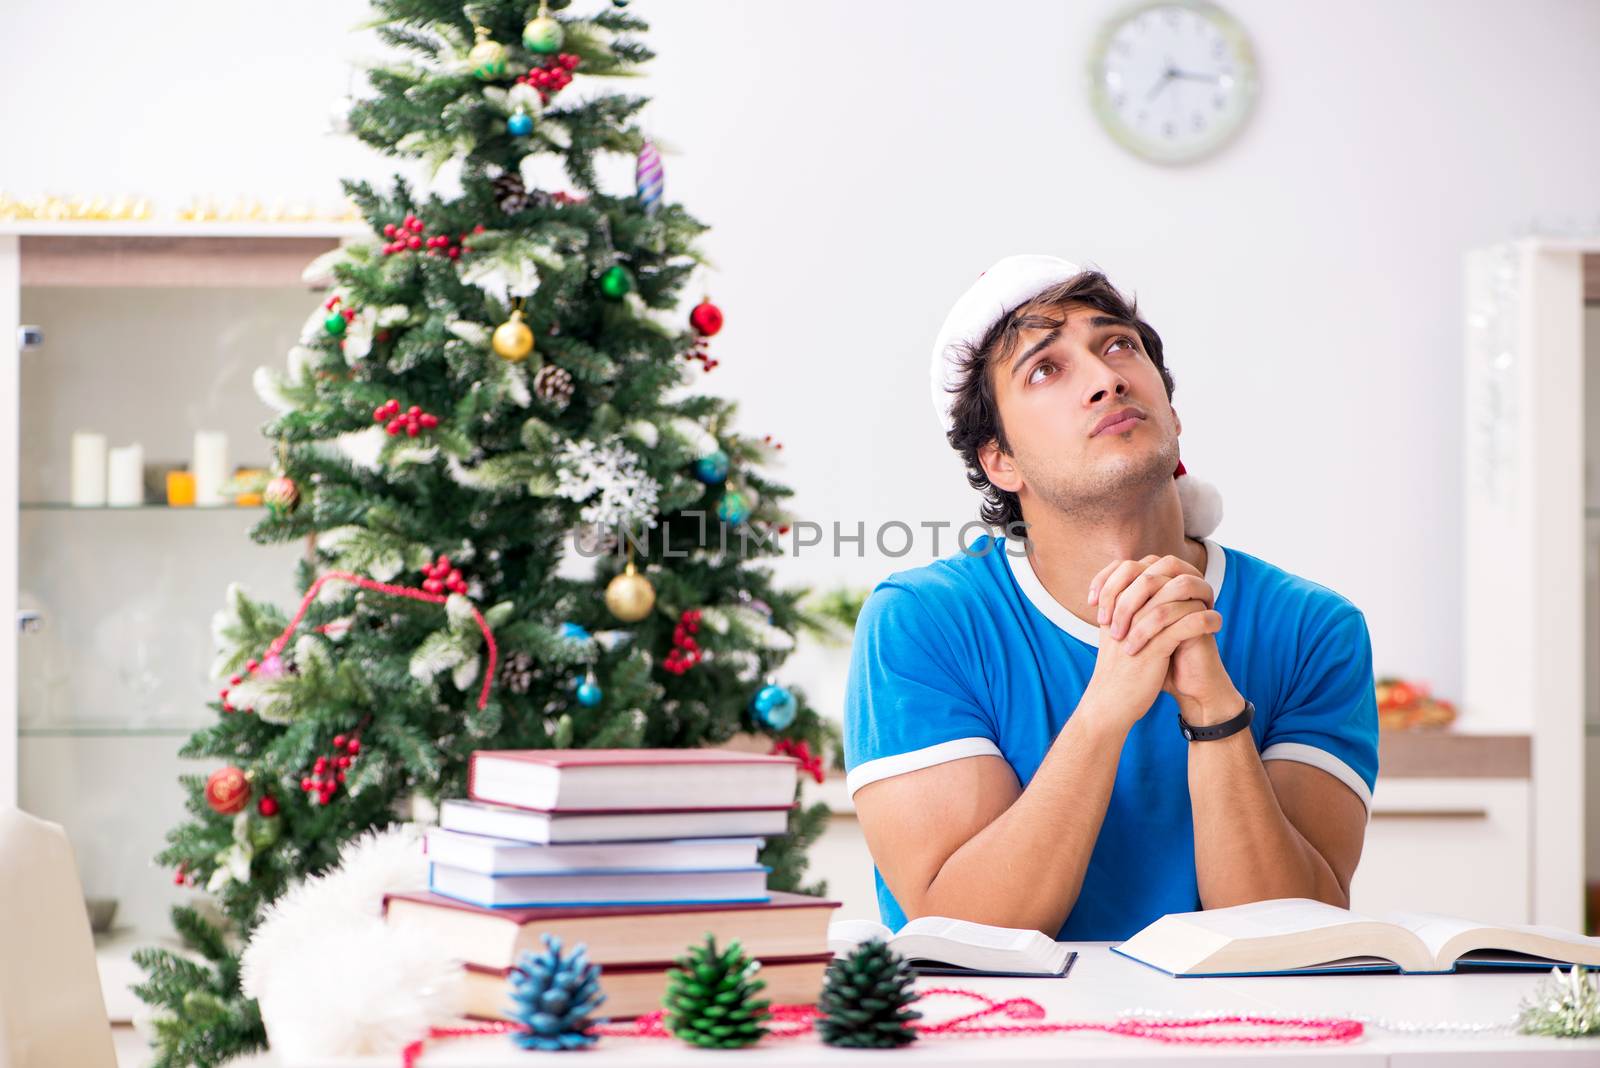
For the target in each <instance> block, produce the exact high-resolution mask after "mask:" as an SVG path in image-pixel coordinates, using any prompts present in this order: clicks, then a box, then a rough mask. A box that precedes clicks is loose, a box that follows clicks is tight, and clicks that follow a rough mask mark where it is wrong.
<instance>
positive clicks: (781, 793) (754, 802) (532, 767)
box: [467, 749, 800, 812]
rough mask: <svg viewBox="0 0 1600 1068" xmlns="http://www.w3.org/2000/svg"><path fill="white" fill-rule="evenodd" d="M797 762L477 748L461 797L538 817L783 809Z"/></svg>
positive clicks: (672, 752) (715, 754)
mask: <svg viewBox="0 0 1600 1068" xmlns="http://www.w3.org/2000/svg"><path fill="white" fill-rule="evenodd" d="M799 763H800V762H799V761H798V760H796V759H794V758H793V757H788V756H768V755H763V754H760V753H741V752H735V751H733V750H727V749H498V750H497V749H480V750H479V751H477V752H475V753H473V754H472V760H471V762H470V763H469V765H468V768H467V792H468V794H469V795H470V796H471V797H472V799H473V800H475V801H489V802H493V803H495V804H501V805H514V806H516V807H518V808H529V809H536V810H538V811H542V812H618V811H625V810H629V809H633V810H646V811H657V810H661V809H680V810H695V809H717V808H779V807H783V808H787V807H789V806H790V805H791V804H792V803H793V801H794V793H795V769H796V768H797V767H798V766H799Z"/></svg>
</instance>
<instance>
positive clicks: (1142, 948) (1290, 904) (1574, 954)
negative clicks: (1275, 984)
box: [1112, 898, 1600, 978]
mask: <svg viewBox="0 0 1600 1068" xmlns="http://www.w3.org/2000/svg"><path fill="white" fill-rule="evenodd" d="M1112 950H1113V952H1116V953H1120V954H1122V955H1123V956H1124V957H1129V958H1132V959H1133V960H1136V961H1138V962H1140V963H1141V964H1148V965H1150V967H1152V968H1156V969H1158V970H1160V971H1163V972H1166V973H1167V974H1169V975H1175V976H1179V977H1180V978H1182V977H1190V976H1202V975H1287V974H1316V973H1321V972H1453V971H1457V970H1460V969H1472V968H1541V969H1543V968H1550V967H1552V966H1554V965H1558V964H1585V965H1589V966H1591V967H1600V938H1585V937H1584V936H1583V935H1578V934H1573V933H1572V932H1570V931H1562V930H1558V929H1557V928H1554V927H1531V926H1520V925H1490V924H1480V923H1472V922H1470V921H1467V920H1460V919H1455V918H1453V917H1450V916H1436V915H1433V914H1430V913H1423V912H1396V913H1389V914H1388V915H1385V916H1383V917H1381V918H1380V917H1372V916H1364V915H1362V914H1361V913H1359V912H1351V911H1350V910H1349V909H1341V908H1336V907H1335V906H1333V905H1326V904H1323V903H1322V902H1320V901H1311V900H1308V899H1305V898H1282V899H1278V900H1274V901H1257V902H1254V903H1252V904H1249V905H1235V906H1233V907H1232V908H1225V909H1211V910H1209V911H1206V912H1178V913H1173V914H1172V915H1170V916H1163V917H1161V918H1160V919H1159V920H1157V921H1156V922H1154V923H1152V924H1151V925H1150V926H1148V927H1146V928H1145V929H1144V930H1142V931H1140V932H1139V933H1138V934H1136V935H1134V936H1133V937H1132V938H1130V939H1128V940H1127V941H1126V942H1124V943H1122V944H1121V945H1120V946H1113V947H1112Z"/></svg>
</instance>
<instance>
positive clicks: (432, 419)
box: [372, 397, 439, 438]
mask: <svg viewBox="0 0 1600 1068" xmlns="http://www.w3.org/2000/svg"><path fill="white" fill-rule="evenodd" d="M372 421H373V422H374V423H383V424H384V428H383V429H384V430H386V431H388V432H389V436H390V437H398V436H400V434H402V433H403V434H405V435H406V436H407V437H412V438H414V437H416V436H417V435H418V434H420V433H422V432H423V431H424V430H432V429H433V428H434V427H436V426H438V425H439V417H438V416H436V415H434V414H432V413H430V412H425V411H423V410H422V409H421V408H420V407H418V406H417V405H415V404H413V405H412V406H411V407H410V408H407V409H406V410H405V411H404V412H402V411H401V410H400V402H399V401H398V400H396V399H395V398H393V397H390V398H389V399H388V400H387V401H385V402H383V403H382V404H380V405H378V406H377V407H376V408H374V409H372Z"/></svg>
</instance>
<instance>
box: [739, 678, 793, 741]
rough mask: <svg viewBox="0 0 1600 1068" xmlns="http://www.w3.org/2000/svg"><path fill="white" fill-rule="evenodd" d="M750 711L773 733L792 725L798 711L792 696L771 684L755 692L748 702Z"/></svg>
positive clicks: (775, 684) (776, 685)
mask: <svg viewBox="0 0 1600 1068" xmlns="http://www.w3.org/2000/svg"><path fill="white" fill-rule="evenodd" d="M750 709H751V711H753V712H754V713H755V715H756V718H757V719H758V720H760V721H761V722H762V723H764V724H766V725H767V726H768V727H771V728H772V729H773V730H775V731H781V730H783V729H784V728H785V727H787V726H789V724H791V723H793V722H794V717H795V715H796V714H797V713H798V712H799V711H800V708H799V705H798V703H797V702H796V701H795V699H794V694H792V693H790V692H789V691H788V690H786V689H784V688H783V687H782V686H779V685H778V684H777V683H772V682H769V683H767V685H765V686H763V687H761V689H759V690H757V691H756V695H755V697H753V698H751V700H750Z"/></svg>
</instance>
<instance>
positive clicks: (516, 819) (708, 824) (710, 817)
mask: <svg viewBox="0 0 1600 1068" xmlns="http://www.w3.org/2000/svg"><path fill="white" fill-rule="evenodd" d="M439 826H441V827H444V828H446V829H447V830H452V831H464V832H466V833H467V834H486V835H490V836H491V837H495V838H515V839H518V840H519V841H523V842H536V843H551V842H615V841H628V840H638V839H646V838H658V839H659V838H738V837H753V836H759V837H762V838H775V837H777V836H779V835H783V834H787V833H788V829H789V810H788V809H786V808H747V809H719V810H717V811H713V812H706V811H692V812H628V813H595V814H584V813H552V812H537V811H534V810H532V809H526V808H514V807H512V806H510V805H494V804H490V803H489V802H487V801H446V802H444V804H442V805H440V806H439Z"/></svg>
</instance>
